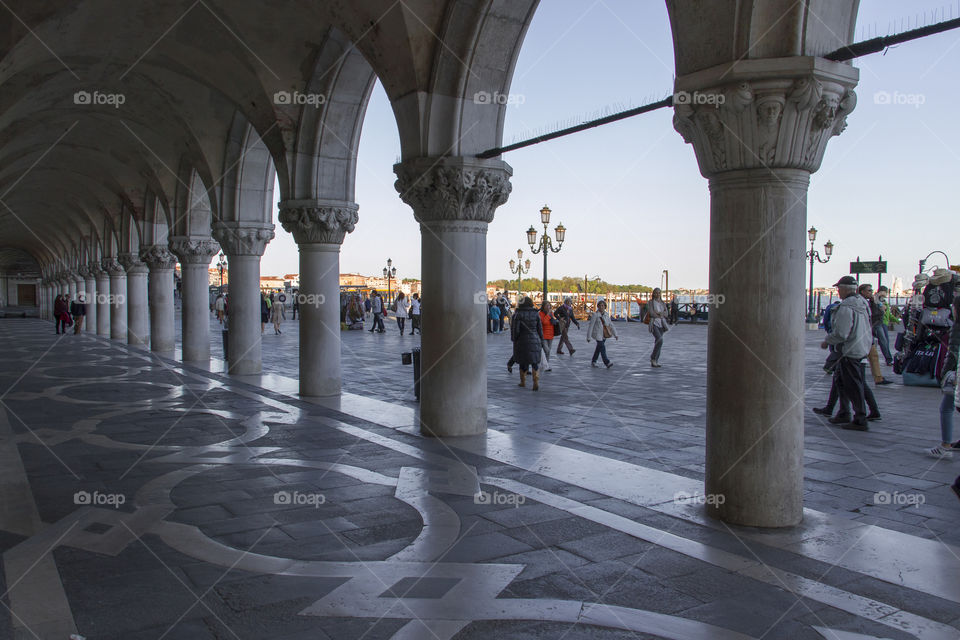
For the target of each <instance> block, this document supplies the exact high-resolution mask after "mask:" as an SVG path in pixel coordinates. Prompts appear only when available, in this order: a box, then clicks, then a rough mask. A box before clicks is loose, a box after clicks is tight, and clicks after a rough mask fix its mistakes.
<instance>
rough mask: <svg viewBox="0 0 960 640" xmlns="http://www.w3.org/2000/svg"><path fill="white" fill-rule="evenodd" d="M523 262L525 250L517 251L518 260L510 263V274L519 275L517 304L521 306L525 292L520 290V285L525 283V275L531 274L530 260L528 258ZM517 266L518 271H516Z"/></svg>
mask: <svg viewBox="0 0 960 640" xmlns="http://www.w3.org/2000/svg"><path fill="white" fill-rule="evenodd" d="M522 260H523V249H517V259H516V260H511V261H510V273H511V274H513V273H515V274H517V304H519V301H520V298H521V297H522V296H523V292H522V291H521V289H520V285H521V284H522V283H523V274H525V273H530V259H529V258H527V260H526V262H523V263H521V261H522ZM514 266H516V269H514Z"/></svg>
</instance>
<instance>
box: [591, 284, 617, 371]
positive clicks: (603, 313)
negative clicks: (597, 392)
mask: <svg viewBox="0 0 960 640" xmlns="http://www.w3.org/2000/svg"><path fill="white" fill-rule="evenodd" d="M607 338H614V339H616V340H619V339H620V336H618V335H617V330H616V328H615V327H614V326H613V323H612V322H610V314H609V313H607V303H606V301H604V300H601V301H600V302H598V303H597V310H596V311H595V312H594V314H593V315H592V316H590V322H589V324H587V342H590V340H591V339H593V340H596V341H597V348H596V349H594V351H593V360H591V361H590V364H591V365H592V366H594V367H595V366H597V359H598V358H601V357H602V358H603V364H605V365H607V369H609V368H610V367H612V366H613V363H612V362H610V358H608V357H607Z"/></svg>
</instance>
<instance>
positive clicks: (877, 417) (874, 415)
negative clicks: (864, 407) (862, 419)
mask: <svg viewBox="0 0 960 640" xmlns="http://www.w3.org/2000/svg"><path fill="white" fill-rule="evenodd" d="M880 419H881V416H880V414H879V413H871V414H870V415H868V416H867V420H868V421H869V422H876V421H877V420H880Z"/></svg>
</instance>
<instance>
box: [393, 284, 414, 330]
mask: <svg viewBox="0 0 960 640" xmlns="http://www.w3.org/2000/svg"><path fill="white" fill-rule="evenodd" d="M393 310H394V311H396V313H397V326H398V327H399V328H400V335H403V332H404V325H406V323H407V314H408V313H409V312H410V311H409V306H408V303H407V297H406V296H405V295H403V291H401V292H400V293H398V294H397V297H396V299H395V300H394V301H393Z"/></svg>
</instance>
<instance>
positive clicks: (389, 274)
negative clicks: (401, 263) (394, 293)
mask: <svg viewBox="0 0 960 640" xmlns="http://www.w3.org/2000/svg"><path fill="white" fill-rule="evenodd" d="M395 275H397V268H396V267H395V266H393V260H391V259H390V258H387V266H385V267H384V268H383V277H384V278H386V279H387V303H388V304H389V302H390V297H391V295H390V280H391V278H393V277H394V276H395Z"/></svg>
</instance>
